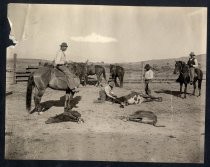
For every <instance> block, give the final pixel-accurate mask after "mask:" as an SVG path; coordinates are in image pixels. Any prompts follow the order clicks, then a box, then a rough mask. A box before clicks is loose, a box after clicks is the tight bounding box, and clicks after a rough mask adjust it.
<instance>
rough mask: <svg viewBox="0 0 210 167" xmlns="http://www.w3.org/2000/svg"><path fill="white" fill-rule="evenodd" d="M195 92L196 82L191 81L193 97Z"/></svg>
mask: <svg viewBox="0 0 210 167" xmlns="http://www.w3.org/2000/svg"><path fill="white" fill-rule="evenodd" d="M195 90H196V81H195V80H194V81H193V93H192V94H193V95H195Z"/></svg>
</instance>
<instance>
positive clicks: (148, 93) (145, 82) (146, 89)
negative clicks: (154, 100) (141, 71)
mask: <svg viewBox="0 0 210 167" xmlns="http://www.w3.org/2000/svg"><path fill="white" fill-rule="evenodd" d="M149 83H150V80H145V81H144V84H145V89H144V90H145V93H146V94H147V95H151V89H150V88H149Z"/></svg>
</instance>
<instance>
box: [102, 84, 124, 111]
mask: <svg viewBox="0 0 210 167" xmlns="http://www.w3.org/2000/svg"><path fill="white" fill-rule="evenodd" d="M114 85H115V83H114V82H113V81H111V82H109V84H108V85H106V86H105V87H104V89H102V90H101V91H100V92H99V96H100V98H98V101H99V102H104V101H110V102H113V103H118V104H120V107H121V108H124V104H123V102H121V101H120V100H118V99H117V96H116V95H115V94H114V93H113V88H114Z"/></svg>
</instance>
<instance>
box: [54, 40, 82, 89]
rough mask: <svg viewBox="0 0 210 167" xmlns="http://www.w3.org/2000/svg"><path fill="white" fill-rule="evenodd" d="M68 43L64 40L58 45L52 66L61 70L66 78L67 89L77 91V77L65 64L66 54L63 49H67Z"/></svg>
mask: <svg viewBox="0 0 210 167" xmlns="http://www.w3.org/2000/svg"><path fill="white" fill-rule="evenodd" d="M67 48H68V45H67V43H66V42H63V43H62V44H61V45H60V50H59V51H58V53H57V54H56V57H55V59H54V67H56V68H58V69H59V70H60V71H62V72H63V73H64V74H65V76H66V79H67V85H68V87H69V89H71V90H72V92H79V90H78V86H79V82H78V79H77V78H76V77H75V75H74V74H73V73H72V72H71V71H70V70H69V68H68V67H67V66H66V63H67V61H66V54H65V51H66V50H67Z"/></svg>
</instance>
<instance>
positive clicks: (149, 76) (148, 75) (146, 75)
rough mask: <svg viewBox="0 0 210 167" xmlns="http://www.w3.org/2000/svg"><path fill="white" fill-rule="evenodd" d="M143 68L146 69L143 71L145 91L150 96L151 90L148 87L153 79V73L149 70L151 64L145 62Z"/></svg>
mask: <svg viewBox="0 0 210 167" xmlns="http://www.w3.org/2000/svg"><path fill="white" fill-rule="evenodd" d="M144 69H145V70H146V71H145V73H144V83H145V93H146V94H147V95H149V96H150V95H151V90H150V88H149V83H150V82H151V80H152V79H153V76H154V73H153V71H152V70H151V66H150V65H149V64H146V65H145V67H144Z"/></svg>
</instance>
